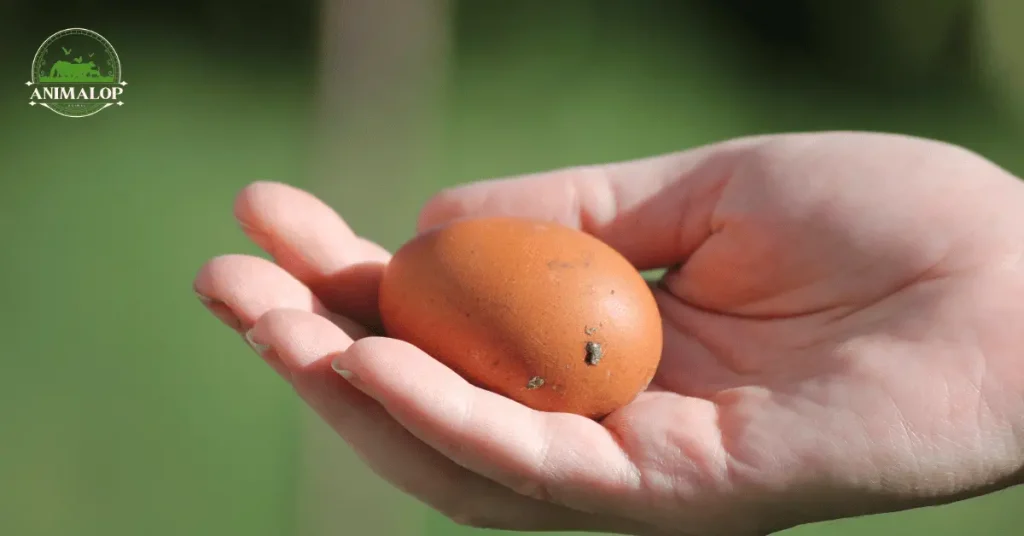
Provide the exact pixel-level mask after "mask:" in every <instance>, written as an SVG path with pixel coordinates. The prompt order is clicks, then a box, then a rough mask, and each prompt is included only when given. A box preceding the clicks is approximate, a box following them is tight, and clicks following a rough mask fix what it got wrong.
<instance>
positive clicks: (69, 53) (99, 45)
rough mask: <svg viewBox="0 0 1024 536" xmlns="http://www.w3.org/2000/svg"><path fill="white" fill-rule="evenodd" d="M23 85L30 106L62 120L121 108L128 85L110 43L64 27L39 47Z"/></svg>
mask: <svg viewBox="0 0 1024 536" xmlns="http://www.w3.org/2000/svg"><path fill="white" fill-rule="evenodd" d="M26 85H27V86H29V87H31V89H32V95H31V98H30V100H29V104H30V105H32V106H38V107H42V108H46V109H48V110H51V111H53V112H54V113H57V114H60V115H63V116H65V117H88V116H90V115H94V114H97V113H99V112H100V111H102V110H105V109H107V108H110V107H111V106H121V105H123V104H124V102H123V101H122V100H121V95H122V94H123V93H124V88H125V86H126V85H128V83H127V82H125V81H124V80H123V79H122V77H121V60H120V58H118V56H117V52H116V51H115V50H114V47H113V46H112V45H111V44H110V41H107V40H106V39H105V38H104V37H103V36H102V35H100V34H98V33H96V32H94V31H92V30H86V29H85V28H68V29H66V30H61V31H59V32H57V33H55V34H53V35H51V36H50V37H48V38H47V39H46V41H43V44H42V45H40V46H39V50H37V51H36V55H35V57H34V58H32V78H31V80H30V81H29V82H27V83H26Z"/></svg>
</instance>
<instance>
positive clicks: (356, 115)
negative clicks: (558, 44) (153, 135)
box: [298, 0, 449, 536]
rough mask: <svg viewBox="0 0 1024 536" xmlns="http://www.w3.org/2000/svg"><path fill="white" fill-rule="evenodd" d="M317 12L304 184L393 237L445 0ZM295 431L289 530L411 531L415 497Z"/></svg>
mask: <svg viewBox="0 0 1024 536" xmlns="http://www.w3.org/2000/svg"><path fill="white" fill-rule="evenodd" d="M320 17H321V20H320V33H321V35H320V61H319V68H318V74H317V75H318V77H319V79H318V81H317V88H318V89H317V92H318V94H317V96H316V99H317V102H316V107H315V113H316V114H317V116H316V118H315V120H314V123H315V125H314V135H313V143H312V146H313V155H312V176H311V177H310V179H311V180H310V181H309V182H308V184H309V188H310V189H311V190H312V191H313V192H314V193H315V194H316V195H318V196H319V197H320V198H321V199H324V200H325V201H326V202H328V203H329V204H331V205H332V206H334V207H335V208H336V209H337V210H338V211H339V212H340V213H341V214H342V215H343V216H344V217H345V219H346V220H347V221H348V222H349V224H350V225H351V226H352V227H353V228H354V229H355V230H356V232H357V233H359V234H363V235H366V236H368V237H369V238H372V239H374V240H377V241H378V242H381V243H383V244H384V245H385V246H386V247H393V246H395V245H396V244H397V243H399V242H400V241H401V240H402V239H403V238H406V237H408V236H409V235H410V234H411V232H412V230H413V227H412V226H413V224H414V222H415V218H416V209H417V208H418V204H419V203H420V202H421V201H422V199H421V197H422V195H423V190H424V189H425V188H426V186H425V185H426V184H429V183H431V182H435V181H436V179H435V180H431V179H432V176H431V175H432V173H433V170H435V169H436V167H435V164H436V161H437V160H436V158H437V155H438V154H439V151H438V144H439V138H440V136H439V135H438V131H439V129H440V126H441V125H440V119H441V118H440V114H441V112H442V105H441V104H442V103H441V100H442V97H443V88H444V82H445V79H446V73H447V69H446V64H447V58H448V54H449V42H448V41H449V5H448V1H447V0H375V1H373V2H369V1H365V0H324V1H322V2H321V13H320ZM417 192H419V193H417ZM304 433H305V438H304V452H303V456H304V462H303V464H304V467H303V470H302V475H301V482H300V497H299V518H300V519H299V525H300V526H299V530H298V534H300V535H301V536H328V535H331V536H335V535H337V534H371V533H373V534H389V535H395V536H401V535H406V534H419V533H420V530H421V527H422V526H423V514H424V509H423V507H422V506H421V505H420V503H418V502H417V501H414V500H412V499H410V498H406V497H404V496H403V495H402V494H401V493H400V492H398V491H397V490H396V489H394V488H392V487H391V486H390V485H389V484H387V483H385V482H383V481H382V480H380V479H379V478H377V477H376V476H375V475H373V474H372V473H371V472H370V470H369V469H367V468H366V467H365V466H364V465H363V464H362V463H361V461H360V460H359V459H358V458H357V457H356V455H355V454H354V453H353V452H352V451H351V449H349V448H348V447H347V446H346V445H345V444H344V443H343V442H342V441H341V440H340V439H339V438H338V437H337V435H336V434H335V433H334V432H333V431H332V430H331V429H330V428H328V427H327V426H326V425H324V424H323V423H322V422H321V421H320V420H319V419H318V418H317V417H316V416H315V415H313V414H312V413H311V412H307V413H305V421H304Z"/></svg>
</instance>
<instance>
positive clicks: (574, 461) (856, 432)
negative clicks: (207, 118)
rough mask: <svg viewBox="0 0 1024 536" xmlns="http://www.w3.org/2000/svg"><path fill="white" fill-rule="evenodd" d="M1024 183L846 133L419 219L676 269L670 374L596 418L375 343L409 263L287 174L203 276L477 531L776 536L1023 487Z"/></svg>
mask: <svg viewBox="0 0 1024 536" xmlns="http://www.w3.org/2000/svg"><path fill="white" fill-rule="evenodd" d="M1022 190H1024V186H1022V185H1020V184H1019V183H1018V182H1017V181H1016V180H1015V179H1014V178H1013V177H1012V176H1010V175H1009V174H1007V173H1005V172H1004V171H1002V170H1000V169H999V168H997V167H996V166H994V165H992V164H991V163H989V162H987V161H985V160H984V159H982V158H980V157H978V156H976V155H973V154H971V153H968V152H966V151H964V150H962V149H958V148H954V147H950V146H947V145H943V144H939V143H936V142H930V141H923V140H917V139H910V138H903V137H897V136H888V135H872V134H852V133H828V134H801V135H787V136H776V137H764V138H749V139H741V140H735V141H731V142H726V143H720V144H716V145H711V146H707V147H703V148H699V149H695V150H691V151H687V152H683V153H677V154H671V155H665V156H661V157H656V158H651V159H646V160H640V161H634V162H625V163H620V164H612V165H605V166H593V167H583V168H574V169H567V170H562V171H556V172H551V173H545V174H538V175H533V176H528V177H520V178H515V179H505V180H497V181H487V182H482V183H477V184H473V185H469V186H466V187H462V188H459V189H455V190H451V191H446V192H442V193H441V194H439V195H438V196H436V197H435V199H433V200H432V201H431V202H430V203H429V204H428V205H427V207H425V209H424V211H423V214H422V216H421V221H420V226H421V228H424V227H428V226H432V225H435V224H438V223H442V222H444V221H448V220H450V219H452V218H457V217H464V216H473V215H495V214H509V215H517V216H524V217H536V218H543V219H549V220H556V221H561V222H563V223H566V224H569V225H573V226H577V227H580V228H582V229H584V230H585V231H587V232H590V233H592V234H594V235H595V236H597V237H599V238H601V239H602V240H604V241H605V242H607V243H609V244H610V245H612V246H613V247H615V248H616V249H618V250H619V251H621V252H622V253H623V254H624V255H625V256H626V257H627V258H629V259H630V260H631V261H632V262H633V263H634V264H635V265H636V266H637V267H638V268H640V269H648V268H658V267H667V266H671V269H670V270H669V272H668V273H667V274H666V276H665V277H664V278H663V279H662V280H661V281H660V282H659V283H658V286H657V288H656V290H655V293H656V297H657V299H658V302H659V305H660V308H661V311H662V315H663V317H664V320H665V341H664V355H663V359H662V365H661V368H660V370H659V372H658V375H657V377H656V378H655V381H654V382H653V383H652V385H651V388H650V389H649V390H648V391H647V392H644V393H642V394H641V395H640V396H639V397H637V399H636V400H635V401H634V402H632V403H631V404H630V405H628V406H627V407H625V408H623V409H621V410H619V411H617V412H616V413H613V414H612V415H610V416H608V417H607V418H605V419H604V420H602V421H601V422H600V423H597V422H594V421H591V420H588V419H585V418H582V417H578V416H575V415H567V414H550V413H540V412H536V411H533V410H530V409H528V408H525V407H523V406H521V405H518V404H516V403H515V402H513V401H511V400H508V399H505V398H503V397H500V396H498V395H495V394H493V393H489V392H487V391H483V390H480V389H477V388H475V387H473V386H471V385H469V384H468V383H467V382H465V381H463V380H462V379H461V378H460V377H458V376H457V375H456V374H454V373H453V372H451V371H450V370H448V369H447V368H445V367H444V366H442V365H441V364H440V363H438V362H437V361H435V360H433V359H432V358H430V357H429V356H427V355H425V354H424V353H423V352H421V351H419V350H418V349H416V348H414V347H412V346H411V345H409V344H407V343H404V342H402V341H398V340H394V339H388V338H383V337H375V336H370V335H371V333H372V332H373V329H374V327H375V326H377V325H378V324H379V319H378V318H377V317H376V310H375V308H376V299H375V298H376V285H377V281H379V277H380V273H381V270H382V269H383V267H384V266H385V265H386V263H387V261H388V258H389V255H388V253H387V252H386V251H384V250H383V249H382V248H380V247H378V246H376V245H374V244H372V243H370V242H368V241H366V240H364V239H362V238H359V237H357V236H355V235H354V234H353V233H352V231H351V230H350V229H349V228H348V227H347V226H346V225H345V224H344V222H343V221H342V220H341V219H340V218H339V217H338V216H337V215H336V214H335V213H334V212H333V211H331V210H330V209H329V208H328V207H326V206H325V205H323V204H322V203H320V202H319V201H317V200H316V199H314V198H313V197H312V196H310V195H308V194H306V193H304V192H301V191H298V190H295V189H292V188H289V187H287V186H283V185H278V184H268V183H260V184H255V185H253V186H251V187H249V188H247V189H246V190H245V191H244V192H243V194H242V195H241V196H240V197H239V201H238V204H237V207H236V213H237V216H238V218H239V220H240V222H242V224H243V227H244V228H245V229H246V231H247V233H248V234H249V236H250V237H251V238H252V239H253V240H254V241H255V242H257V243H258V244H259V245H261V246H262V247H263V248H264V249H265V250H266V251H267V252H268V253H269V254H270V255H271V256H273V258H274V261H275V263H271V262H268V261H264V260H262V259H259V258H255V257H245V256H226V257H219V258H217V259H214V260H212V261H211V262H210V263H208V264H207V265H206V266H205V267H204V268H203V269H202V270H201V272H200V274H199V276H198V277H197V279H196V283H195V287H196V290H197V292H198V293H199V294H200V295H201V296H202V297H203V299H204V301H205V302H206V304H207V306H208V307H209V308H210V309H211V310H212V311H213V312H214V313H216V314H218V316H220V317H221V318H223V319H225V321H226V322H228V323H229V324H230V325H231V326H232V327H234V328H236V329H238V330H239V331H240V332H245V333H247V336H248V338H249V340H250V342H252V343H253V346H254V347H255V348H256V349H257V350H258V351H259V352H260V353H261V355H263V357H264V358H265V359H266V360H267V361H268V362H269V363H270V364H271V365H272V366H274V368H275V369H276V370H278V372H280V373H281V374H282V376H283V377H285V378H286V379H287V380H288V381H290V382H291V384H292V385H293V386H294V387H295V389H296V391H297V392H298V393H299V395H300V396H302V397H303V398H304V399H305V400H306V401H307V402H308V403H309V404H310V405H311V406H312V407H313V408H314V409H316V410H317V411H318V412H319V414H320V415H321V416H322V417H323V418H324V419H325V420H326V421H327V422H329V423H330V424H331V425H332V426H333V427H334V428H335V430H337V431H338V433H339V434H340V435H341V436H342V437H343V438H344V439H345V440H346V441H348V442H349V444H351V445H352V446H353V448H354V449H355V450H356V451H357V452H359V454H360V455H361V456H362V457H363V459H364V460H366V462H367V463H368V464H370V466H371V467H373V469H374V470H375V471H376V472H377V473H378V474H380V475H381V476H382V477H384V478H386V479H388V480H389V481H391V482H392V483H394V484H395V485H397V486H398V487H400V488H401V489H403V490H405V491H406V492H408V493H410V494H412V495H414V496H416V497H418V498H420V499H421V500H423V501H425V502H426V503H428V504H430V505H431V506H432V507H434V508H436V509H438V510H440V511H441V512H443V513H445V514H447V515H449V516H450V517H452V518H453V519H455V520H457V521H459V522H462V523H466V524H470V525H476V526H487V527H500V528H510V529H519V530H590V531H605V532H623V533H632V534H650V535H660V534H666V535H668V534H694V535H703V534H736V535H747V534H750V535H757V534H767V533H769V532H771V531H773V530H778V529H781V528H786V527H790V526H794V525H797V524H801V523H806V522H810V521H817V520H824V519H832V518H837V517H844V516H851V515H858V514H863V513H872V512H880V511H887V510H894V509H901V508H908V507H913V506H918V505H924V504H934V503H939V502H946V501H950V500H955V499H957V498H960V497H965V496H970V495H974V494H978V493H983V492H985V491H987V490H991V489H995V488H997V487H1005V486H1007V485H1010V484H1012V483H1016V482H1018V481H1019V480H1020V479H1021V467H1022V458H1024V456H1022V455H1024V419H1022V418H1021V417H1020V416H1021V415H1024V411H1022V410H1024V396H1022V393H1024V363H1022V359H1021V357H1020V353H1019V348H1021V347H1022V346H1024V331H1022V330H1020V329H1019V327H1018V326H1019V325H1021V323H1022V322H1024V301H1022V300H1019V299H1015V295H1024V274H1022V272H1021V266H1022V264H1021V263H1022V260H1021V259H1022V257H1021V252H1022V250H1024V216H1021V215H1018V214H1020V213H1021V211H1020V210H1019V208H1018V207H1020V206H1022V201H1024V192H1022ZM332 362H333V366H334V368H335V369H336V370H337V371H338V372H339V373H335V372H334V371H332V370H331V366H332Z"/></svg>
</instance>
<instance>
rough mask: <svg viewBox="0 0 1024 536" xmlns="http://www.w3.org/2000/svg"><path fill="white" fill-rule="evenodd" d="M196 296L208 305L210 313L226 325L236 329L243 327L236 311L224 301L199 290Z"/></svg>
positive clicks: (204, 305) (200, 301)
mask: <svg viewBox="0 0 1024 536" xmlns="http://www.w3.org/2000/svg"><path fill="white" fill-rule="evenodd" d="M196 297H197V298H199V303H202V304H203V307H206V310H207V311H210V313H212V314H213V316H215V317H217V318H218V319H219V320H220V321H221V322H223V323H224V325H226V326H227V327H229V328H231V329H233V330H235V331H238V330H239V329H242V321H241V320H239V319H238V317H237V316H235V313H234V311H232V310H231V308H230V307H228V306H227V305H226V304H225V303H224V302H221V301H218V300H215V299H213V298H210V297H209V296H203V295H202V294H200V293H198V292H196Z"/></svg>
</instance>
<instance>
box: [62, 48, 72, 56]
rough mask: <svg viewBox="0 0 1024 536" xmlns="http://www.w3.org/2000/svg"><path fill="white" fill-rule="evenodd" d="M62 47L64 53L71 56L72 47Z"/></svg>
mask: <svg viewBox="0 0 1024 536" xmlns="http://www.w3.org/2000/svg"><path fill="white" fill-rule="evenodd" d="M60 49H61V50H63V51H64V55H65V56H70V55H71V49H70V48H64V47H60Z"/></svg>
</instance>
